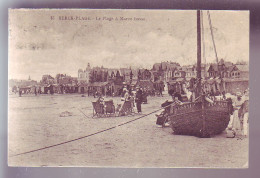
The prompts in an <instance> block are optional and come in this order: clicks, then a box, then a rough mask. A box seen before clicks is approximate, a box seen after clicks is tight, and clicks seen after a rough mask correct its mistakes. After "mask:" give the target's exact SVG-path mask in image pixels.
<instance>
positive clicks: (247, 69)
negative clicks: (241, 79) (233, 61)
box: [236, 65, 249, 72]
mask: <svg viewBox="0 0 260 178" xmlns="http://www.w3.org/2000/svg"><path fill="white" fill-rule="evenodd" d="M236 67H237V69H238V70H239V71H242V72H247V71H249V66H248V65H236Z"/></svg>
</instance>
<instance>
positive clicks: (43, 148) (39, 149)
mask: <svg viewBox="0 0 260 178" xmlns="http://www.w3.org/2000/svg"><path fill="white" fill-rule="evenodd" d="M172 104H174V103H172ZM172 104H170V105H168V106H165V107H161V108H160V109H157V110H155V111H153V112H150V113H148V114H145V115H143V116H140V117H138V118H136V119H133V120H130V121H127V122H124V123H122V124H119V125H116V126H113V127H110V128H107V129H104V130H101V131H98V132H95V133H92V134H89V135H86V136H83V137H79V138H76V139H73V140H68V141H65V142H61V143H58V144H54V145H50V146H46V147H42V148H38V149H35V150H31V151H27V152H23V153H18V154H15V155H11V156H10V157H15V156H19V155H24V154H28V153H33V152H36V151H41V150H45V149H48V148H52V147H56V146H59V145H63V144H66V143H70V142H74V141H77V140H81V139H83V138H87V137H90V136H94V135H97V134H100V133H102V132H106V131H109V130H112V129H115V128H117V127H120V126H123V125H126V124H129V123H131V122H134V121H137V120H139V119H141V118H143V117H146V116H149V115H151V114H153V113H156V112H158V111H160V110H162V109H165V108H167V107H170V106H171V105H172Z"/></svg>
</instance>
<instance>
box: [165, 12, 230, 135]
mask: <svg viewBox="0 0 260 178" xmlns="http://www.w3.org/2000/svg"><path fill="white" fill-rule="evenodd" d="M208 13H209V12H208ZM208 15H209V14H208ZM200 20H201V12H200V10H198V11H197V78H196V81H197V82H196V87H195V96H196V100H195V101H194V102H187V103H183V104H181V105H171V106H170V112H169V115H168V117H169V119H170V121H171V128H172V130H173V131H174V134H180V135H192V136H197V137H211V136H213V135H216V134H220V133H221V132H223V131H224V130H225V129H226V128H227V126H228V123H229V120H230V114H231V113H232V101H231V100H221V101H209V100H208V99H207V97H206V95H205V94H203V91H202V87H201V22H200ZM210 23H211V22H210ZM212 40H213V44H214V38H213V34H212ZM214 49H215V52H216V48H215V44H214ZM216 57H217V55H216ZM217 63H218V61H217Z"/></svg>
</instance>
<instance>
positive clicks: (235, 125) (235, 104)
mask: <svg viewBox="0 0 260 178" xmlns="http://www.w3.org/2000/svg"><path fill="white" fill-rule="evenodd" d="M242 104H243V100H242V95H241V93H240V92H237V93H236V98H235V99H234V102H233V108H234V113H233V120H231V122H232V123H231V124H232V128H233V130H234V131H235V132H238V131H241V124H240V119H239V115H238V110H239V109H240V107H241V105H242Z"/></svg>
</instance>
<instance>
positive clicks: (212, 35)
mask: <svg viewBox="0 0 260 178" xmlns="http://www.w3.org/2000/svg"><path fill="white" fill-rule="evenodd" d="M207 13H208V20H209V27H210V32H211V37H212V42H213V47H214V51H215V55H216V60H217V64H218V54H217V49H216V45H215V41H214V34H213V30H212V23H211V18H210V13H209V11H207Z"/></svg>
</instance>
